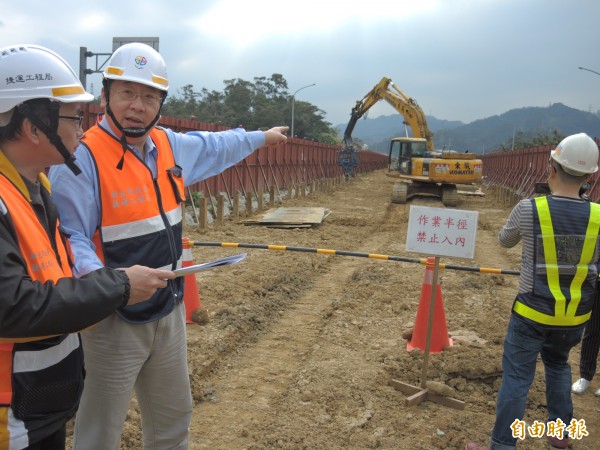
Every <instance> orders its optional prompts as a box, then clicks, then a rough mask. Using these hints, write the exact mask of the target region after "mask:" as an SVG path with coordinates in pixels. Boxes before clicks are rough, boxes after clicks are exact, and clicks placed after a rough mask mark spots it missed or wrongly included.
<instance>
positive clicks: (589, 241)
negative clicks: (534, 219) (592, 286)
mask: <svg viewBox="0 0 600 450" xmlns="http://www.w3.org/2000/svg"><path fill="white" fill-rule="evenodd" d="M534 200H535V206H536V209H537V212H538V217H539V222H540V228H541V234H542V244H543V246H544V255H545V260H546V279H547V284H548V288H549V289H550V292H551V293H552V296H553V298H554V301H555V305H554V315H549V314H545V313H543V312H540V311H537V310H535V309H534V308H532V307H530V306H528V305H525V304H524V303H522V302H520V301H519V300H517V301H515V304H514V306H513V310H514V311H515V312H516V313H518V314H520V315H521V316H523V317H525V318H527V319H530V320H532V321H534V322H537V323H539V324H542V325H551V326H577V325H581V324H584V323H585V322H587V321H588V320H589V318H590V316H591V312H588V313H586V314H582V315H579V316H577V315H576V312H577V308H578V306H579V303H580V301H581V289H582V285H583V283H584V281H585V280H586V278H587V276H588V271H589V267H588V266H589V264H590V263H591V262H592V258H593V256H594V252H595V250H596V242H597V240H598V230H599V228H600V205H599V204H597V203H590V217H589V220H588V224H587V229H586V233H585V239H584V244H583V248H582V251H581V255H580V258H579V262H578V264H577V270H576V272H575V276H574V277H573V279H572V280H571V284H570V286H569V296H570V300H569V302H568V306H567V298H566V297H565V295H564V293H563V292H562V289H561V286H560V281H559V270H558V257H557V253H556V242H555V238H554V227H553V226H552V217H551V215H550V208H549V206H548V198H547V197H537V198H535V199H534Z"/></svg>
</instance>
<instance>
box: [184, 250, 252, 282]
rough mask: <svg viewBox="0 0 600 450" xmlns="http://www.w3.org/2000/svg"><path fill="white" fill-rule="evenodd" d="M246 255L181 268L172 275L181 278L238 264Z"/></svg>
mask: <svg viewBox="0 0 600 450" xmlns="http://www.w3.org/2000/svg"><path fill="white" fill-rule="evenodd" d="M247 255H248V254H247V253H240V254H237V255H233V256H228V257H226V258H221V259H215V260H214V261H210V262H207V263H202V264H196V265H193V266H189V267H182V268H181V269H177V270H174V271H173V273H174V274H175V275H176V276H178V277H181V276H183V275H188V274H190V273H196V272H200V271H201V270H209V269H214V268H215V267H221V266H229V265H231V264H237V263H239V262H240V261H241V260H243V259H244V258H246V256H247Z"/></svg>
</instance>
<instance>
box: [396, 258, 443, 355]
mask: <svg viewBox="0 0 600 450" xmlns="http://www.w3.org/2000/svg"><path fill="white" fill-rule="evenodd" d="M434 261H435V259H434V258H427V266H426V268H425V280H424V281H423V287H422V288H421V298H420V300H419V308H418V310H417V318H416V319H415V327H414V329H413V333H412V337H411V339H410V340H409V341H408V344H407V345H406V349H407V350H408V351H411V350H414V349H416V348H418V349H420V350H422V351H425V346H426V342H427V325H428V323H429V306H430V304H431V288H432V284H433V265H434ZM451 345H452V339H450V337H449V336H448V327H447V326H446V314H445V313H444V301H443V299H442V288H441V286H440V284H439V283H436V287H435V304H434V307H433V325H432V328H431V339H430V341H429V351H430V352H431V353H440V352H442V351H444V347H446V346H451Z"/></svg>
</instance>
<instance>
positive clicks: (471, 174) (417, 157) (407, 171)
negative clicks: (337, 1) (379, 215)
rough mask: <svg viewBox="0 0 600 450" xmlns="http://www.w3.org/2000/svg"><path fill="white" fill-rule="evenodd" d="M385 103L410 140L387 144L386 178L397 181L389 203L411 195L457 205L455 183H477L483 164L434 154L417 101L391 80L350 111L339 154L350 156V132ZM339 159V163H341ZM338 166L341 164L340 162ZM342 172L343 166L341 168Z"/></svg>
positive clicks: (466, 155) (468, 157) (446, 153)
mask: <svg viewBox="0 0 600 450" xmlns="http://www.w3.org/2000/svg"><path fill="white" fill-rule="evenodd" d="M380 100H385V101H387V102H388V103H389V104H390V105H392V107H393V108H394V109H395V110H396V111H398V112H399V113H400V114H402V116H403V117H404V124H405V125H408V126H409V127H410V128H411V129H412V134H413V136H414V137H396V138H393V139H392V141H391V142H390V150H389V163H388V171H387V173H386V175H387V176H390V177H394V178H397V179H398V181H396V182H395V183H394V187H393V190H392V202H393V203H406V202H407V201H408V200H409V199H410V198H411V197H413V196H415V195H430V196H431V195H433V196H436V197H440V198H441V199H442V203H443V204H444V206H456V205H457V204H458V192H457V187H456V185H457V184H476V183H480V182H481V176H482V171H483V164H482V161H481V160H480V159H476V156H475V155H474V154H472V153H458V152H455V151H436V150H435V149H434V146H433V135H432V133H431V131H430V130H429V127H428V126H427V119H426V118H425V114H424V113H423V110H422V109H421V107H420V106H419V105H418V104H417V102H416V101H415V100H414V99H412V98H410V97H409V96H407V95H406V94H405V93H404V92H402V91H401V90H400V89H399V88H398V87H397V86H396V85H395V84H394V83H393V82H392V80H391V79H389V78H386V77H383V78H382V79H381V81H380V82H379V83H378V84H377V85H376V86H375V87H374V88H373V89H371V91H370V92H369V93H368V94H367V95H365V96H364V97H363V98H362V99H361V100H358V101H357V102H356V106H354V108H352V113H351V115H350V121H349V122H348V125H347V126H346V130H345V131H344V141H343V143H344V149H343V150H341V151H340V155H341V156H342V155H343V156H345V157H346V161H347V160H348V155H352V152H355V150H354V144H353V141H352V131H353V130H354V126H355V125H356V122H357V121H358V119H360V118H361V117H362V116H363V115H364V114H365V113H366V112H367V111H368V110H369V109H370V108H371V107H372V106H373V105H374V104H375V103H377V102H378V101H380ZM341 156H340V161H341V160H342V158H341ZM340 165H342V164H341V162H340ZM344 170H346V167H344Z"/></svg>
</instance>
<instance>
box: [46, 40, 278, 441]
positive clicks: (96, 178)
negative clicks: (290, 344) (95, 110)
mask: <svg viewBox="0 0 600 450" xmlns="http://www.w3.org/2000/svg"><path fill="white" fill-rule="evenodd" d="M168 88H169V82H168V79H167V72H166V67H165V62H164V60H163V58H162V57H161V56H160V54H159V53H158V52H156V51H155V50H154V49H153V48H152V47H150V46H148V45H145V44H140V43H132V44H126V45H124V46H122V47H120V48H118V49H117V50H116V51H115V52H114V53H113V55H112V56H111V58H110V59H109V61H108V62H107V64H106V68H105V70H104V74H103V89H102V96H103V101H104V104H105V109H106V114H105V115H104V117H103V119H102V120H101V121H100V123H98V124H96V125H95V126H93V127H92V128H90V129H89V130H88V131H87V132H86V134H85V136H84V138H83V140H82V145H81V146H80V147H79V148H78V150H77V151H76V153H75V155H76V157H77V165H78V167H80V168H81V170H82V174H81V176H79V177H74V176H72V175H71V174H70V173H69V172H68V171H66V170H63V169H62V168H53V169H52V170H51V171H50V179H51V181H52V182H53V183H55V186H54V188H53V198H54V199H55V201H56V202H57V204H58V208H59V211H60V213H61V217H63V224H64V225H65V228H66V229H67V230H68V231H69V232H70V233H71V234H72V239H71V241H72V246H73V251H74V254H75V256H76V257H77V258H76V267H75V274H76V275H83V274H86V273H89V272H92V271H94V270H97V269H99V268H101V267H103V266H105V265H106V266H108V267H113V266H115V265H120V266H125V267H127V266H128V265H132V264H136V263H139V262H141V261H143V262H144V263H146V264H148V265H149V266H151V267H161V268H166V269H169V270H171V269H175V268H177V267H180V266H181V262H182V261H181V256H182V229H183V222H182V212H181V206H180V205H181V203H182V202H183V201H184V200H185V187H186V186H188V185H191V184H194V183H197V182H198V181H201V180H203V179H206V178H209V177H211V176H214V175H217V174H219V173H220V172H222V171H223V170H225V169H226V168H228V167H230V166H232V165H234V164H236V163H237V162H239V161H241V160H243V159H244V158H245V157H247V156H248V155H250V154H251V153H252V152H254V150H256V149H257V148H259V147H262V146H264V145H268V144H277V143H280V142H285V141H286V140H287V138H286V136H285V135H284V134H283V133H285V132H286V131H287V129H288V127H274V128H272V129H270V130H268V131H265V132H262V131H252V132H246V131H245V130H243V129H235V130H228V131H224V132H219V133H211V132H200V131H192V132H189V133H175V132H173V131H172V130H169V129H165V128H161V127H157V126H156V124H157V122H158V120H159V118H160V111H161V107H162V105H163V102H164V100H165V97H166V95H167V91H168ZM71 192H78V193H80V195H78V196H73V195H71V194H70V193H71ZM184 308H185V306H184V304H183V278H178V279H176V280H174V281H169V285H168V287H167V288H165V289H161V290H160V291H158V292H157V293H156V294H155V295H154V296H153V298H152V299H151V300H150V301H149V302H147V303H146V304H145V305H140V306H134V307H126V308H120V309H119V310H117V312H116V313H115V314H113V315H111V316H110V317H108V318H107V319H105V320H104V321H102V322H101V323H100V324H98V325H97V326H95V327H94V328H93V329H91V330H89V331H86V332H85V333H83V336H82V339H83V346H84V349H85V355H86V366H87V370H88V378H87V379H88V382H87V383H86V387H85V390H84V392H83V396H82V401H81V406H80V408H79V411H78V413H77V417H76V423H75V432H74V436H73V437H74V440H73V442H74V447H75V449H81V450H88V449H90V448H94V446H95V445H97V443H98V442H102V448H103V449H107V450H110V449H114V450H117V449H118V448H119V443H120V439H121V433H122V429H123V425H124V422H125V418H126V415H127V411H128V407H129V401H130V399H131V394H132V392H133V390H134V389H135V393H136V398H137V400H138V404H139V406H140V411H141V416H142V432H143V443H144V447H145V448H152V449H185V448H187V445H188V427H189V423H190V420H191V414H192V398H191V391H190V384H189V376H188V368H187V349H186V328H185V309H184Z"/></svg>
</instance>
